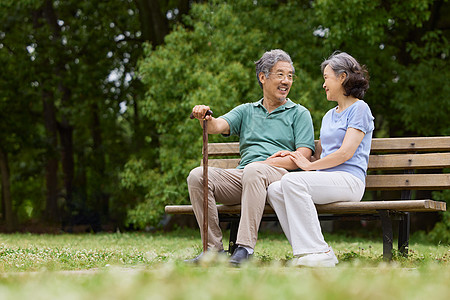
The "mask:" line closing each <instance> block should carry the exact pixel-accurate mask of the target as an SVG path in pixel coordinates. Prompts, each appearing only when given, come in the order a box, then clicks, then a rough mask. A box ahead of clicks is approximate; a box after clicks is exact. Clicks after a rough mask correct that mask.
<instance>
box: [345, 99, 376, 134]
mask: <svg viewBox="0 0 450 300" xmlns="http://www.w3.org/2000/svg"><path fill="white" fill-rule="evenodd" d="M374 119H375V118H374V117H373V115H372V112H371V111H370V107H369V105H367V103H366V102H364V101H359V103H358V104H357V105H355V106H354V108H353V109H352V110H351V112H350V113H349V115H348V126H347V127H351V128H355V129H359V130H361V131H362V132H364V133H365V134H366V133H368V132H371V131H373V130H374V123H373V120H374Z"/></svg>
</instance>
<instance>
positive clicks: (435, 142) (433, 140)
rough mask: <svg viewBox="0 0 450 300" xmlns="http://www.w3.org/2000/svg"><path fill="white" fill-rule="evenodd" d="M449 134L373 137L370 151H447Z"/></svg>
mask: <svg viewBox="0 0 450 300" xmlns="http://www.w3.org/2000/svg"><path fill="white" fill-rule="evenodd" d="M449 150H450V136H435V137H402V138H374V139H372V147H371V151H372V152H397V151H400V152H409V151H449Z"/></svg>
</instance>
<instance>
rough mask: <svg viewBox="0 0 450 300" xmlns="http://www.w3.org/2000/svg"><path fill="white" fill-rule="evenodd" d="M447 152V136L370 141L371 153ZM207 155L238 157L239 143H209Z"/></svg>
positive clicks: (449, 147)
mask: <svg viewBox="0 0 450 300" xmlns="http://www.w3.org/2000/svg"><path fill="white" fill-rule="evenodd" d="M316 143H317V141H316ZM449 150H450V137H449V136H437V137H402V138H374V139H372V147H371V151H372V152H415V151H419V152H420V151H425V152H429V151H449ZM208 153H209V155H210V156H236V155H239V143H238V142H232V143H210V144H208Z"/></svg>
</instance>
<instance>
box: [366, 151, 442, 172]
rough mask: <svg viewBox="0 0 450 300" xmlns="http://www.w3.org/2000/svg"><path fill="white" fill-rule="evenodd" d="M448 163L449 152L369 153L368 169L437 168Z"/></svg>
mask: <svg viewBox="0 0 450 300" xmlns="http://www.w3.org/2000/svg"><path fill="white" fill-rule="evenodd" d="M449 165H450V153H426V154H387V155H370V157H369V170H396V169H397V170H398V169H439V168H445V167H447V166H449Z"/></svg>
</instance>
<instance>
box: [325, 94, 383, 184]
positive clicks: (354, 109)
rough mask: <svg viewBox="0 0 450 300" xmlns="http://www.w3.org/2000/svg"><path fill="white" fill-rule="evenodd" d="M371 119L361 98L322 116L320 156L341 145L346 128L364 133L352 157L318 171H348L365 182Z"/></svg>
mask: <svg viewBox="0 0 450 300" xmlns="http://www.w3.org/2000/svg"><path fill="white" fill-rule="evenodd" d="M373 120H374V117H373V116H372V112H371V111H370V108H369V106H368V105H367V103H366V102H364V101H363V100H358V101H356V102H355V103H353V104H352V105H351V106H350V107H348V108H347V109H345V110H344V111H343V112H340V113H338V112H336V108H333V109H330V110H329V111H328V112H327V113H326V114H325V116H324V117H323V119H322V127H321V128H320V142H321V145H322V154H321V155H320V157H321V158H323V157H325V156H327V155H329V154H331V153H333V152H335V151H336V150H338V149H339V148H340V147H341V146H342V142H343V141H344V136H345V134H346V132H347V128H355V129H359V130H361V131H362V132H364V133H365V135H364V138H363V140H362V142H361V144H359V146H358V148H357V149H356V152H355V154H353V156H352V158H350V159H349V160H347V161H346V162H344V163H342V164H340V165H338V166H336V167H333V168H329V169H323V170H319V171H324V172H334V171H344V172H348V173H350V174H352V175H354V176H356V177H358V178H359V179H361V180H362V182H364V183H365V181H366V175H367V165H368V163H369V154H370V146H371V144H372V133H373V130H374V128H375V126H374V123H373Z"/></svg>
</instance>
